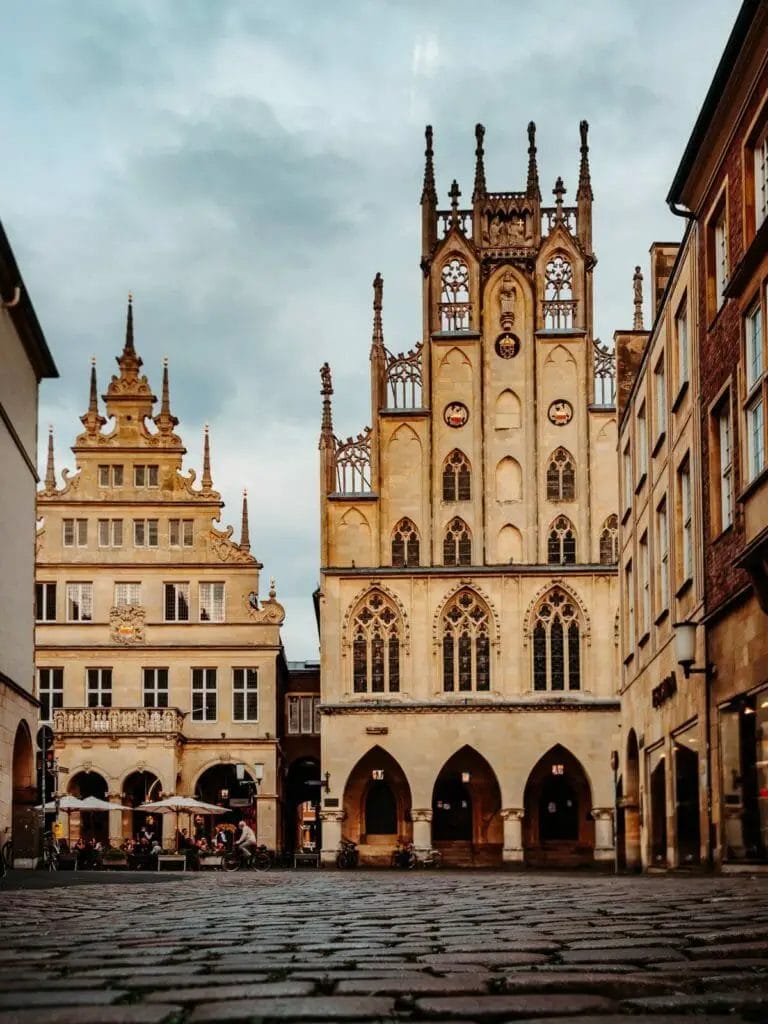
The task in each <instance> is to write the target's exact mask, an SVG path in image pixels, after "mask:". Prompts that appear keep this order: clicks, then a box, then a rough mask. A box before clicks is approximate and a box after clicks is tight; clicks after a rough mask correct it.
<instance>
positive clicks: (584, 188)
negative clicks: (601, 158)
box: [576, 121, 594, 201]
mask: <svg viewBox="0 0 768 1024" xmlns="http://www.w3.org/2000/svg"><path fill="white" fill-rule="evenodd" d="M588 131H589V123H588V122H587V121H580V122H579V133H580V135H581V162H580V164H579V189H578V192H577V193H576V199H577V200H578V199H589V200H590V201H591V200H592V199H594V196H593V194H592V179H591V177H590V173H589V144H588V143H587V132H588Z"/></svg>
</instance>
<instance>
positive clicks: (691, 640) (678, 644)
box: [672, 619, 715, 868]
mask: <svg viewBox="0 0 768 1024" xmlns="http://www.w3.org/2000/svg"><path fill="white" fill-rule="evenodd" d="M698 625H699V624H698V623H697V622H693V621H691V620H690V619H686V620H684V621H682V622H673V623H672V629H673V630H674V644H675V661H676V662H677V663H678V665H679V666H680V667H681V668H682V670H683V675H684V676H685V678H686V679H689V678H690V677H691V676H692V675H703V676H704V732H705V737H704V748H705V753H706V761H705V764H706V770H707V785H706V798H707V864H708V866H709V867H710V868H711V867H712V866H713V855H714V849H713V848H714V843H713V841H712V840H713V836H712V751H711V743H710V728H711V726H710V707H709V705H710V683H711V681H712V679H713V678H714V676H715V666H714V665H713V664H711V663H710V662H708V661H707V659H706V655H705V658H704V662H705V664H704V665H703V666H702V667H701V668H694V664H693V663H694V662H695V661H696V629H697V627H698ZM705 641H706V637H705ZM705 651H706V646H705Z"/></svg>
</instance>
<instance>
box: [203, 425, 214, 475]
mask: <svg viewBox="0 0 768 1024" xmlns="http://www.w3.org/2000/svg"><path fill="white" fill-rule="evenodd" d="M201 483H202V485H203V491H204V492H208V491H211V490H212V489H213V480H212V478H211V442H210V439H209V437H208V424H207V423H206V424H205V434H204V436H203V477H202V480H201Z"/></svg>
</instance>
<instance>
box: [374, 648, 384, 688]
mask: <svg viewBox="0 0 768 1024" xmlns="http://www.w3.org/2000/svg"><path fill="white" fill-rule="evenodd" d="M371 690H372V692H373V693H383V692H384V641H383V639H382V638H381V637H380V636H375V637H374V638H373V640H372V641H371Z"/></svg>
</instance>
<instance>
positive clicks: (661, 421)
mask: <svg viewBox="0 0 768 1024" xmlns="http://www.w3.org/2000/svg"><path fill="white" fill-rule="evenodd" d="M653 383H654V389H655V391H656V431H655V433H656V438H657V439H658V438H659V437H661V435H662V434H663V433H665V432H666V429H667V377H666V374H665V373H664V356H663V355H662V356H661V358H660V359H659V361H658V362H657V363H656V369H655V370H654V372H653Z"/></svg>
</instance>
